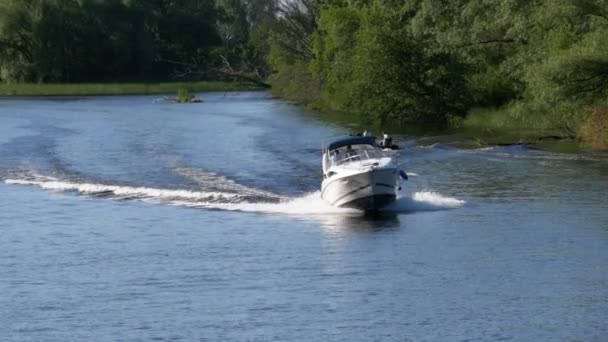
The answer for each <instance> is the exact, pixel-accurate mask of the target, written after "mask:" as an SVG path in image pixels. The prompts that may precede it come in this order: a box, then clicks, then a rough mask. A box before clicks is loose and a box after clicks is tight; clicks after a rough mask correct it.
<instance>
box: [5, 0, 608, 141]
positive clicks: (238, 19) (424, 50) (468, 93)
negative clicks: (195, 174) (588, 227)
mask: <svg viewBox="0 0 608 342" xmlns="http://www.w3.org/2000/svg"><path fill="white" fill-rule="evenodd" d="M175 77H183V78H186V79H187V78H191V79H207V80H209V79H213V80H229V79H240V80H244V81H248V82H251V83H255V84H258V85H264V84H265V83H266V81H268V82H270V83H271V84H272V85H273V91H274V92H275V93H276V94H277V95H279V96H282V97H285V98H288V99H292V100H295V101H298V102H300V103H303V104H307V105H309V106H311V107H313V108H317V109H320V110H322V111H340V112H347V113H350V114H351V115H357V116H358V117H359V118H360V119H362V120H363V121H368V122H372V123H376V124H380V125H385V126H392V125H397V124H405V125H412V124H416V125H432V126H434V127H448V126H458V125H464V126H467V125H468V126H471V125H473V126H474V125H482V126H483V125H494V127H492V128H493V129H496V128H501V127H518V128H519V127H528V128H531V129H536V130H551V131H552V132H558V133H559V134H561V135H562V136H577V137H579V138H582V139H583V140H586V141H590V142H592V143H593V144H595V145H601V144H598V143H597V142H598V141H599V142H601V141H606V140H607V137H608V132H606V128H605V127H606V125H605V120H606V117H607V116H606V114H605V113H606V112H607V111H608V110H607V108H608V0H504V1H492V0H450V1H446V0H0V80H1V81H3V82H5V83H6V82H24V81H27V82H83V81H108V80H112V81H119V80H139V81H141V80H166V79H169V78H175ZM471 113H473V114H474V115H471Z"/></svg>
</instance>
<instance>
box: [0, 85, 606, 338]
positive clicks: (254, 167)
mask: <svg viewBox="0 0 608 342" xmlns="http://www.w3.org/2000/svg"><path fill="white" fill-rule="evenodd" d="M201 97H202V98H203V99H204V100H205V102H204V103H202V104H191V105H176V104H167V103H162V102H157V101H155V99H156V98H155V97H153V96H152V97H150V96H138V97H97V98H54V99H3V100H0V180H1V182H0V293H1V296H0V317H2V319H0V336H2V337H1V339H2V340H3V341H131V340H142V341H145V340H184V341H196V340H201V341H273V340H276V341H498V340H512V341H606V340H608V324H606V322H608V194H607V191H608V158H607V157H606V156H605V155H601V154H593V153H580V154H557V153H549V152H543V151H538V150H534V149H530V148H525V147H494V148H483V149H475V150H464V149H456V148H451V147H449V146H444V145H431V146H425V144H424V139H414V138H408V137H396V140H397V142H398V143H399V144H400V145H401V146H402V147H403V149H402V150H401V151H399V152H398V154H396V157H397V158H398V159H399V161H400V162H401V163H402V168H403V169H404V170H406V171H407V172H408V173H409V174H410V180H409V181H408V182H406V183H404V190H403V191H402V194H401V197H400V199H399V200H398V201H397V202H396V203H395V204H394V205H392V206H391V207H389V208H387V210H385V211H384V212H382V213H379V214H376V215H373V216H369V215H363V214H362V213H360V212H357V211H353V210H345V209H337V208H332V207H329V206H327V205H326V204H325V203H323V201H322V200H321V199H320V198H319V184H320V180H321V179H320V176H321V175H320V150H321V147H322V146H323V144H324V143H326V142H328V141H330V140H331V139H332V138H335V137H338V136H341V135H344V134H348V133H349V132H348V131H347V129H346V128H345V127H339V126H336V125H332V124H329V123H325V122H320V121H317V120H316V119H314V118H313V117H312V116H311V115H310V114H309V113H307V112H306V111H304V110H303V109H301V108H299V107H296V106H293V105H291V104H288V103H286V102H283V101H280V100H277V99H272V98H271V97H270V96H269V95H268V94H267V93H227V94H224V93H218V94H201Z"/></svg>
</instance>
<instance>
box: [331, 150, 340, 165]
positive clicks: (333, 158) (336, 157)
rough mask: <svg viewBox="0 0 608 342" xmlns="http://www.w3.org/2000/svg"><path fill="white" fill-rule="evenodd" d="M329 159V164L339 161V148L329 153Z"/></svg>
mask: <svg viewBox="0 0 608 342" xmlns="http://www.w3.org/2000/svg"><path fill="white" fill-rule="evenodd" d="M329 160H330V161H331V165H336V164H338V162H339V161H340V151H339V150H335V151H334V152H333V153H332V154H331V157H330V158H329Z"/></svg>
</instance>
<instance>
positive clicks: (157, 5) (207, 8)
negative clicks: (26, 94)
mask: <svg viewBox="0 0 608 342" xmlns="http://www.w3.org/2000/svg"><path fill="white" fill-rule="evenodd" d="M251 3H252V4H253V1H251ZM256 3H257V4H258V5H249V4H248V2H245V1H240V0H217V1H215V0H0V80H2V81H4V82H83V81H131V80H137V81H142V80H167V79H171V78H175V77H182V78H194V79H215V80H217V79H222V80H223V79H228V78H240V77H241V76H242V77H247V75H246V74H243V75H241V73H240V72H241V71H242V70H247V71H250V70H253V71H255V72H258V69H259V68H260V66H264V65H266V63H265V62H264V57H263V56H260V54H259V53H257V50H256V49H255V48H253V47H252V44H250V43H249V41H250V34H249V31H250V29H251V27H252V26H253V24H254V23H257V21H259V20H261V19H260V18H261V17H262V16H261V14H260V12H261V11H262V10H263V8H262V9H260V8H259V3H258V2H256ZM250 61H257V65H255V66H254V65H253V64H256V63H252V62H250ZM243 65H248V66H247V68H244V69H241V66H243ZM264 71H265V70H262V71H261V72H262V73H263V72H264ZM259 76H260V77H259V79H261V78H263V77H265V75H262V74H261V73H260V74H259ZM252 81H256V79H252ZM257 81H259V80H257Z"/></svg>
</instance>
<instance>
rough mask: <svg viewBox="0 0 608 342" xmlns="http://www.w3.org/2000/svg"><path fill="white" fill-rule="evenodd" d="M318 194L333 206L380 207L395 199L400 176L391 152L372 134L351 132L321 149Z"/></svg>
mask: <svg viewBox="0 0 608 342" xmlns="http://www.w3.org/2000/svg"><path fill="white" fill-rule="evenodd" d="M322 163H323V182H322V184H321V197H322V198H323V200H325V201H326V202H327V203H329V204H330V205H332V206H336V207H345V208H356V209H360V210H365V211H373V210H378V209H381V208H383V207H385V206H387V205H388V204H390V203H392V202H393V201H395V199H396V198H397V192H398V191H399V190H401V185H400V181H399V177H400V175H401V176H404V175H405V174H404V173H403V171H400V169H399V166H398V165H397V163H396V162H395V161H394V160H393V158H392V156H391V153H390V152H387V151H383V150H382V148H381V147H380V146H379V145H378V143H377V140H376V138H375V137H373V136H351V137H346V138H342V139H339V140H336V141H333V142H331V143H329V144H328V145H327V146H326V147H325V148H324V149H323V160H322Z"/></svg>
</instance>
